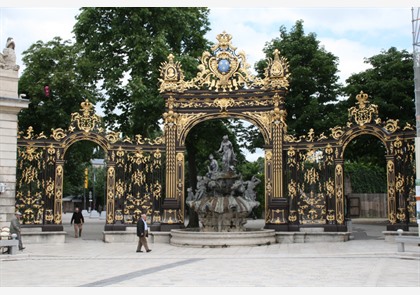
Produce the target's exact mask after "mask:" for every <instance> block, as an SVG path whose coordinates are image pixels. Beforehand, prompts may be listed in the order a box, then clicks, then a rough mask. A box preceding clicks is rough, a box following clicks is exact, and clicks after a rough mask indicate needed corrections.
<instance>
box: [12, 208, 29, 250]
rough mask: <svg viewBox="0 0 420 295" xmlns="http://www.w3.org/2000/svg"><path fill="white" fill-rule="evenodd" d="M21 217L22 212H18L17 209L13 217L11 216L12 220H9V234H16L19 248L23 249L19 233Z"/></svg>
mask: <svg viewBox="0 0 420 295" xmlns="http://www.w3.org/2000/svg"><path fill="white" fill-rule="evenodd" d="M21 217H22V213H20V212H19V211H16V213H15V217H13V218H12V220H11V221H10V227H9V229H10V234H16V236H17V239H18V240H19V250H21V251H22V250H23V249H25V247H23V244H22V236H21V234H20V225H21V224H20V218H21Z"/></svg>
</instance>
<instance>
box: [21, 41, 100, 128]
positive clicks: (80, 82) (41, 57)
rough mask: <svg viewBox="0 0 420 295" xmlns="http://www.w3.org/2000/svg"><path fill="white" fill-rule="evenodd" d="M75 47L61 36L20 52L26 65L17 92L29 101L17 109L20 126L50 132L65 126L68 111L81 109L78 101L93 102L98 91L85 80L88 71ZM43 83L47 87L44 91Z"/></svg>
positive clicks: (66, 125) (69, 112)
mask: <svg viewBox="0 0 420 295" xmlns="http://www.w3.org/2000/svg"><path fill="white" fill-rule="evenodd" d="M77 53H78V49H77V47H75V46H74V45H73V44H71V42H70V41H69V40H67V41H63V40H62V39H61V38H60V37H55V38H54V39H53V40H51V41H49V42H47V43H44V42H42V41H38V42H36V43H35V44H33V45H31V46H30V47H29V49H27V50H26V51H24V52H23V57H22V61H23V63H24V65H25V66H26V68H25V70H24V71H23V73H22V76H21V77H20V79H19V93H21V94H24V95H26V98H27V99H29V101H30V103H29V106H28V108H27V109H23V110H22V111H21V112H20V113H19V130H20V131H25V130H26V129H27V128H28V127H29V126H32V127H33V130H34V132H35V133H36V134H39V133H41V132H44V134H45V135H47V136H48V135H49V134H51V129H55V128H63V129H67V128H68V127H69V124H70V119H71V113H73V112H77V111H79V109H80V103H81V102H83V101H84V100H85V99H89V101H91V102H92V103H95V101H96V99H97V98H99V97H100V94H99V93H98V92H97V91H96V87H95V86H94V85H93V84H91V83H89V82H86V79H85V74H87V72H89V71H90V69H88V68H86V64H84V63H79V61H80V59H79V56H78V54H77ZM45 86H48V87H49V95H48V96H47V95H46V92H45V88H44V87H45Z"/></svg>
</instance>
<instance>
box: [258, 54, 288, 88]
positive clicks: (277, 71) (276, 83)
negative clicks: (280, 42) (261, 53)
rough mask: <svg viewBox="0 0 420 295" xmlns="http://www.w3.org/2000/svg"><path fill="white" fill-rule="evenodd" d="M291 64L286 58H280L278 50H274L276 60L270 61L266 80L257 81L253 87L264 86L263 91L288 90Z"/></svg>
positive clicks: (266, 71)
mask: <svg viewBox="0 0 420 295" xmlns="http://www.w3.org/2000/svg"><path fill="white" fill-rule="evenodd" d="M289 77H290V73H289V64H288V62H287V60H286V58H285V57H283V56H280V51H279V50H278V49H275V50H274V59H271V58H269V59H268V66H267V67H266V69H265V78H264V79H263V80H262V81H260V80H256V82H254V84H253V85H255V86H262V87H261V89H264V90H267V89H287V88H288V87H289V80H288V79H289Z"/></svg>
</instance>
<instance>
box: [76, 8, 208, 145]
mask: <svg viewBox="0 0 420 295" xmlns="http://www.w3.org/2000/svg"><path fill="white" fill-rule="evenodd" d="M208 13H209V11H208V9H207V8H197V7H192V8H185V7H181V8H175V7H165V8H163V7H138V8H132V7H104V8H101V7H88V8H82V9H81V13H80V14H79V15H78V16H77V18H76V20H77V22H76V25H75V26H74V33H75V36H76V42H77V43H78V44H80V45H81V48H83V50H82V52H81V54H82V56H83V58H84V59H85V60H86V63H90V64H91V66H92V67H94V69H95V72H94V73H93V74H92V75H91V77H90V82H91V83H93V84H96V83H100V85H101V86H100V87H101V89H102V91H103V93H104V94H105V96H106V100H104V101H103V102H104V103H103V105H102V107H103V109H104V112H105V117H104V118H105V120H106V121H107V123H108V124H107V125H108V127H110V128H112V129H114V130H115V129H116V128H117V129H119V131H121V132H122V133H123V134H124V135H127V136H133V135H135V134H141V135H143V136H144V137H149V138H153V137H155V136H156V134H158V133H159V132H160V131H161V128H160V126H159V120H160V119H161V117H162V114H163V112H164V100H163V99H162V98H161V97H160V96H159V90H158V88H159V87H158V78H159V74H160V72H159V68H160V66H161V64H162V62H164V61H167V57H168V55H169V54H173V55H174V56H176V58H177V60H178V61H180V62H181V63H182V65H183V70H184V72H185V76H186V78H191V75H192V72H193V71H194V75H195V70H196V67H197V65H198V60H197V57H198V56H200V55H201V52H202V51H204V50H205V49H207V48H208V46H209V44H208V42H207V40H206V39H205V38H204V35H205V34H206V32H207V31H208V30H209V21H208Z"/></svg>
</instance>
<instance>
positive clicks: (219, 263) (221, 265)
mask: <svg viewBox="0 0 420 295" xmlns="http://www.w3.org/2000/svg"><path fill="white" fill-rule="evenodd" d="M256 222H258V221H256ZM250 223H252V221H250ZM63 224H65V230H66V231H67V237H66V243H64V244H58V245H51V244H27V245H25V246H26V249H25V250H23V251H19V253H18V254H17V255H6V254H3V255H1V256H0V287H2V288H3V287H7V288H9V287H12V288H16V287H83V288H80V289H81V290H85V289H87V290H91V291H92V290H94V289H95V288H93V289H91V288H88V287H96V288H100V289H101V290H102V287H159V288H163V289H165V288H167V287H177V288H178V289H176V290H182V288H185V287H199V288H203V287H213V288H218V287H220V288H230V287H236V288H245V289H244V290H247V289H246V288H249V287H253V288H258V287H274V288H284V287H323V288H326V287H339V288H345V287H361V288H365V287H410V288H415V289H416V292H418V291H419V290H420V247H419V246H417V245H406V247H405V250H406V252H404V253H399V252H397V245H396V244H395V243H392V242H386V241H385V240H384V238H383V236H382V235H381V231H383V230H385V227H384V226H383V225H381V224H357V223H356V222H355V223H354V224H353V233H354V239H352V240H350V241H347V242H336V243H324V242H323V243H321V242H320V243H295V244H274V245H266V246H256V247H227V248H186V247H177V246H172V245H169V244H165V243H150V247H151V248H152V252H150V253H136V251H135V250H136V242H133V243H104V242H102V241H101V240H100V239H101V232H102V230H103V226H104V221H101V220H89V219H88V220H87V221H86V224H85V229H84V233H83V235H82V238H79V239H75V238H73V237H72V228H71V227H70V226H69V224H67V220H66V218H64V219H63ZM255 224H257V223H255ZM47 290H50V289H47ZM171 290H174V289H171ZM404 290H406V291H408V289H404ZM91 291H88V292H90V293H91ZM78 292H79V291H78Z"/></svg>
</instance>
